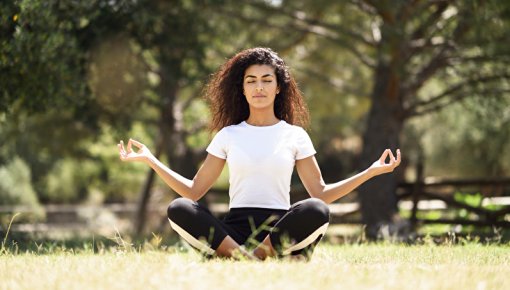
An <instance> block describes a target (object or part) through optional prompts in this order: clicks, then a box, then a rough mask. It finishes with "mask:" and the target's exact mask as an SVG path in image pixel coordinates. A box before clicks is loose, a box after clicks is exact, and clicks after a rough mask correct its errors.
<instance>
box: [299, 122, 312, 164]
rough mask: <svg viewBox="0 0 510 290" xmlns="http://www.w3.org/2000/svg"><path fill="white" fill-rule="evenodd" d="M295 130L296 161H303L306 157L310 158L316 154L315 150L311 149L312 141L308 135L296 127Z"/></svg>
mask: <svg viewBox="0 0 510 290" xmlns="http://www.w3.org/2000/svg"><path fill="white" fill-rule="evenodd" d="M297 128H298V129H297V130H296V160H300V159H304V158H306V157H310V156H312V155H314V154H315V153H317V151H315V148H313V143H312V140H311V139H310V136H308V133H306V131H305V130H304V129H303V128H301V127H297Z"/></svg>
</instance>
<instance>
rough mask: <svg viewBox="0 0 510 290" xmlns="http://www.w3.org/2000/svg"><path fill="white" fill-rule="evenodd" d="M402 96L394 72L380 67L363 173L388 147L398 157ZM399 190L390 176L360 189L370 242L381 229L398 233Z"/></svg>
mask: <svg viewBox="0 0 510 290" xmlns="http://www.w3.org/2000/svg"><path fill="white" fill-rule="evenodd" d="M400 97H401V96H400V90H399V80H398V75H397V74H396V73H395V70H394V69H392V68H391V67H390V66H385V65H379V67H378V69H377V70H376V74H375V86H374V89H373V92H372V107H371V109H370V112H369V115H368V120H367V127H366V130H365V133H364V136H363V150H362V154H361V164H360V165H361V168H360V169H361V170H364V169H366V168H368V167H369V166H370V165H371V164H372V163H373V162H375V161H376V160H377V159H379V157H380V156H381V154H382V153H383V151H384V150H385V149H387V148H389V149H391V150H392V152H393V153H394V154H395V150H396V149H398V148H399V144H400V143H399V136H400V133H401V130H402V126H403V120H402V118H401V115H402V114H401V112H402V108H401V102H400ZM396 187H397V177H396V175H395V174H394V173H390V174H385V175H381V176H377V177H375V178H373V179H371V180H370V181H368V182H366V183H365V184H363V185H362V186H361V187H360V188H359V190H358V192H359V199H360V202H361V213H362V221H363V223H364V224H365V225H366V228H365V234H366V237H367V238H368V239H371V240H373V239H377V238H378V237H380V235H381V233H382V232H381V229H382V228H384V229H387V230H388V231H389V234H390V235H393V234H394V233H395V227H394V225H395V221H396V217H397V215H398V211H397V197H396ZM386 226H387V227H386ZM388 231H386V233H388Z"/></svg>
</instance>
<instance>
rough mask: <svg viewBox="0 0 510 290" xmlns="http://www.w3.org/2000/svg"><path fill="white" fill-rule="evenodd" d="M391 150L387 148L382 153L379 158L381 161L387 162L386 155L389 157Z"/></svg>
mask: <svg viewBox="0 0 510 290" xmlns="http://www.w3.org/2000/svg"><path fill="white" fill-rule="evenodd" d="M389 151H390V149H386V150H384V152H383V154H382V155H381V158H379V162H380V163H383V164H384V162H385V160H386V157H388V152H389Z"/></svg>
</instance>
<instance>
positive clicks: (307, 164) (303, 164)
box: [296, 149, 401, 203]
mask: <svg viewBox="0 0 510 290" xmlns="http://www.w3.org/2000/svg"><path fill="white" fill-rule="evenodd" d="M388 156H389V157H390V161H389V163H385V160H386V158H387V157H388ZM400 160H401V157H400V150H397V158H395V156H393V153H392V152H391V150H389V149H386V150H385V151H384V153H383V154H382V155H381V157H380V158H379V160H377V161H376V162H374V163H373V164H372V166H370V167H369V168H368V169H366V170H365V171H363V172H360V173H358V174H356V175H354V176H352V177H350V178H347V179H345V180H342V181H339V182H337V183H332V184H325V183H324V180H323V179H322V174H321V171H320V169H319V165H318V164H317V160H315V157H314V156H310V157H308V158H305V159H301V160H297V161H296V168H297V172H298V174H299V178H300V179H301V181H302V182H303V185H304V186H305V188H306V190H307V191H308V193H309V194H310V196H311V197H316V198H320V199H322V200H323V201H324V202H326V203H332V202H333V201H335V200H337V199H339V198H341V197H342V196H344V195H346V194H348V193H349V192H351V191H353V190H354V189H356V188H357V187H358V186H360V185H361V184H362V183H364V182H365V181H367V180H369V179H370V178H372V177H374V176H377V175H380V174H384V173H389V172H392V171H393V170H394V169H395V168H396V167H397V166H398V165H399V164H400Z"/></svg>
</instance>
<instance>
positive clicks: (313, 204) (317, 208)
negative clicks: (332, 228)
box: [301, 197, 329, 224]
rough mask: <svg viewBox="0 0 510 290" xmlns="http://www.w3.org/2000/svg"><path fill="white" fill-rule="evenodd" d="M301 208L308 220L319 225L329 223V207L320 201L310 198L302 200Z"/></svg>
mask: <svg viewBox="0 0 510 290" xmlns="http://www.w3.org/2000/svg"><path fill="white" fill-rule="evenodd" d="M301 206H302V207H303V211H304V212H306V213H307V215H308V216H310V218H313V219H315V220H317V221H318V222H320V223H321V224H324V223H328V222H329V207H328V205H327V204H326V203H325V202H324V201H323V200H322V199H318V198H314V197H312V198H309V199H306V200H304V201H303V203H302V204H301Z"/></svg>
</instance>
